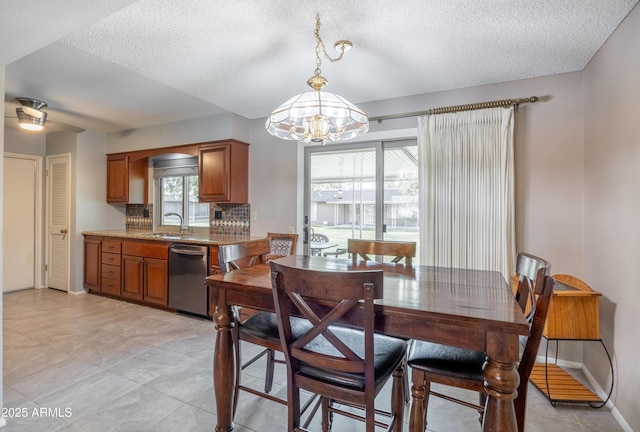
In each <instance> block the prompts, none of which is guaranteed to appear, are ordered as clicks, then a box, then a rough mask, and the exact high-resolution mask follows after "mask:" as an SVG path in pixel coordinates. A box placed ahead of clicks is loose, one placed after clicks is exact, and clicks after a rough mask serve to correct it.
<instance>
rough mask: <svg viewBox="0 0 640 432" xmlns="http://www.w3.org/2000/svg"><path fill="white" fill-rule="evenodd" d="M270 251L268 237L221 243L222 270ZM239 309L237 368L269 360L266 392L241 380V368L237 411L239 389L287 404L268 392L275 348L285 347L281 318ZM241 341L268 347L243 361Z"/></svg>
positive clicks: (264, 258)
mask: <svg viewBox="0 0 640 432" xmlns="http://www.w3.org/2000/svg"><path fill="white" fill-rule="evenodd" d="M270 252H271V247H270V243H269V242H268V241H267V239H264V240H263V241H258V242H248V243H238V244H232V245H222V246H220V247H219V254H218V259H219V261H220V270H221V272H222V273H226V272H228V271H233V270H235V269H239V268H243V267H248V266H251V265H255V264H259V263H265V262H266V261H267V257H268V255H269V253H270ZM236 313H237V315H238V317H237V318H238V326H237V327H236V328H235V331H234V344H235V349H236V353H237V355H236V362H237V365H236V370H238V371H242V370H244V369H246V368H247V367H248V366H250V365H251V364H253V363H254V362H256V361H257V360H258V359H260V358H261V357H262V356H265V355H266V359H267V363H266V367H265V369H266V372H265V384H264V392H261V391H258V390H256V389H253V388H250V387H247V386H244V385H242V384H240V378H241V374H240V372H239V373H238V374H237V376H236V383H235V389H234V390H235V397H234V412H235V408H236V404H237V401H238V391H239V390H244V391H247V392H249V393H252V394H255V395H257V396H261V397H264V398H267V399H269V400H273V401H275V402H279V403H282V404H285V405H286V403H287V402H286V401H285V400H284V399H280V398H277V397H275V396H272V395H270V394H268V393H269V392H270V391H271V389H272V386H273V372H274V362H277V360H275V358H274V351H282V346H281V344H280V336H279V334H278V321H277V319H276V316H275V314H274V313H271V312H264V311H249V313H247V311H244V310H243V311H240V310H237V311H236ZM240 341H245V342H249V343H252V344H255V345H258V346H261V347H264V348H265V349H264V350H262V351H261V352H260V353H259V354H257V355H256V356H254V357H253V358H251V359H250V360H248V361H247V362H245V363H244V364H242V365H240V364H241V356H240Z"/></svg>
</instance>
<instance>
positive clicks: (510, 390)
mask: <svg viewBox="0 0 640 432" xmlns="http://www.w3.org/2000/svg"><path fill="white" fill-rule="evenodd" d="M487 357H488V358H487V361H486V363H485V364H484V372H483V374H484V388H485V390H486V392H487V396H488V397H487V404H486V406H485V412H484V420H483V422H482V431H483V432H517V430H518V426H517V423H516V414H515V409H514V405H513V400H514V399H515V398H516V396H517V394H518V392H517V389H518V384H519V383H520V375H519V374H518V370H517V367H516V360H517V357H518V337H517V336H516V335H505V334H504V333H493V332H489V333H488V334H487Z"/></svg>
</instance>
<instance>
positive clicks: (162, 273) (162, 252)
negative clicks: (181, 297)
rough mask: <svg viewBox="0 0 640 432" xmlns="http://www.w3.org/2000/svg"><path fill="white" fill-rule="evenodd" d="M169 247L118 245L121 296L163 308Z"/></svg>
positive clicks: (127, 243)
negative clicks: (120, 252)
mask: <svg viewBox="0 0 640 432" xmlns="http://www.w3.org/2000/svg"><path fill="white" fill-rule="evenodd" d="M168 258H169V246H168V244H165V243H161V244H152V243H143V242H129V241H123V242H122V294H121V295H122V297H124V298H128V299H132V300H138V301H143V302H145V303H153V304H156V305H160V306H167V304H168V298H169V297H168V292H169V260H168Z"/></svg>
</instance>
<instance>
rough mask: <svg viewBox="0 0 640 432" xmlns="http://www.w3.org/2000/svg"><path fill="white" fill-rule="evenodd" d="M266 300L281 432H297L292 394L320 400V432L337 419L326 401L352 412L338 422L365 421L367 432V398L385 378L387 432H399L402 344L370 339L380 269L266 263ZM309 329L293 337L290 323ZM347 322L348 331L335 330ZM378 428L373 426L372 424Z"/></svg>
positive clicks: (370, 412) (370, 411)
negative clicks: (280, 361) (285, 410)
mask: <svg viewBox="0 0 640 432" xmlns="http://www.w3.org/2000/svg"><path fill="white" fill-rule="evenodd" d="M270 265H271V281H272V286H273V297H274V303H275V308H276V314H277V316H278V326H279V329H280V338H281V341H282V349H283V351H284V355H285V360H286V362H287V398H288V401H289V419H288V430H289V431H290V432H293V431H301V430H303V429H302V425H301V423H300V390H301V389H302V390H307V391H310V392H312V393H315V394H318V395H320V397H321V401H322V404H321V406H322V430H323V431H328V430H330V429H331V422H332V418H333V414H335V413H338V414H345V410H344V409H343V408H340V407H338V406H337V405H334V404H333V402H334V401H335V402H338V403H340V404H346V405H349V406H355V407H360V408H361V409H363V410H364V413H363V414H358V413H357V412H353V411H350V412H348V413H347V414H346V415H348V416H349V417H351V418H358V419H360V420H362V421H364V422H365V424H366V431H367V432H373V430H374V427H375V424H376V418H375V414H378V415H379V416H380V415H381V414H382V411H381V410H375V403H374V400H375V397H376V395H377V394H378V392H379V391H380V390H381V389H382V387H383V385H384V384H385V383H386V382H387V381H388V379H389V378H390V377H391V376H393V387H392V391H391V397H392V401H391V412H387V413H386V414H387V415H388V416H389V423H388V424H387V425H386V426H387V428H388V429H387V430H393V431H397V432H399V431H401V430H402V413H403V405H404V401H403V391H402V386H403V378H402V374H403V364H404V358H405V353H406V345H407V344H406V341H404V340H401V339H397V338H393V337H390V336H386V335H382V334H375V333H374V321H375V311H374V300H375V299H379V298H381V297H382V289H383V287H382V283H383V274H382V270H379V269H377V270H371V269H369V270H366V269H363V270H355V271H321V270H312V269H303V268H299V267H295V266H294V265H287V264H285V263H282V262H278V261H272V262H271V264H270ZM299 315H301V316H303V317H304V318H306V319H307V320H308V321H309V323H310V325H311V327H310V328H309V329H308V331H305V332H304V333H303V334H296V333H295V332H294V329H293V328H292V327H291V325H290V319H291V317H293V316H299ZM345 315H348V316H349V317H350V321H349V323H350V324H351V325H352V326H353V327H346V326H343V325H341V324H340V321H341V319H343V318H344V317H345ZM377 420H378V421H379V420H380V419H377Z"/></svg>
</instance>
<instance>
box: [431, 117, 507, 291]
mask: <svg viewBox="0 0 640 432" xmlns="http://www.w3.org/2000/svg"><path fill="white" fill-rule="evenodd" d="M513 123H514V109H513V107H511V108H490V109H483V110H474V111H463V112H459V113H452V114H438V115H428V116H424V117H419V118H418V161H419V174H418V175H419V183H420V188H419V190H420V197H419V200H420V250H421V251H422V252H421V254H420V255H421V262H422V264H427V265H435V266H445V267H461V268H470V269H483V270H497V271H500V272H502V274H503V275H504V276H505V278H506V279H507V280H508V277H509V276H510V275H511V274H513V271H514V268H515V263H514V262H515V222H514V219H515V217H514V196H513V195H514V193H513V190H514V172H513V170H514V168H513V167H514V162H513Z"/></svg>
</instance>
